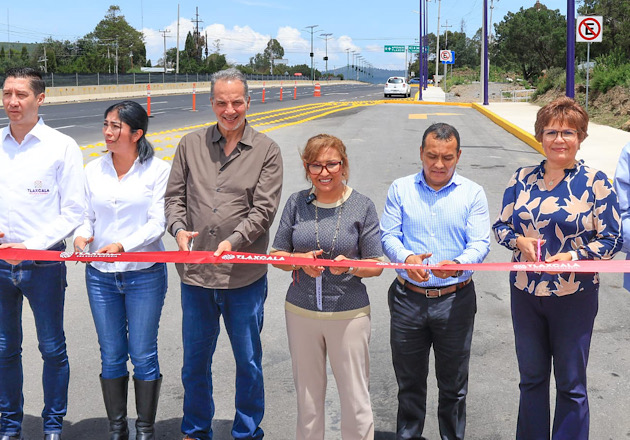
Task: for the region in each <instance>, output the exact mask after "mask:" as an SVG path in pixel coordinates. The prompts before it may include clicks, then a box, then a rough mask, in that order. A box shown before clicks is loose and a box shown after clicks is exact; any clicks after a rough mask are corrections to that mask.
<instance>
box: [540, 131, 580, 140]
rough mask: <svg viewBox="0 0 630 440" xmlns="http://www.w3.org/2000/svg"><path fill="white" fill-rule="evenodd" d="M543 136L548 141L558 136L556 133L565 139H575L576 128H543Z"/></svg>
mask: <svg viewBox="0 0 630 440" xmlns="http://www.w3.org/2000/svg"><path fill="white" fill-rule="evenodd" d="M542 134H543V138H545V140H548V141H555V140H556V139H557V138H558V134H560V137H561V138H562V139H564V140H565V141H574V140H575V139H577V131H576V130H543V133H542Z"/></svg>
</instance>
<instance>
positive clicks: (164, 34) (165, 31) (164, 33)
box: [158, 29, 171, 74]
mask: <svg viewBox="0 0 630 440" xmlns="http://www.w3.org/2000/svg"><path fill="white" fill-rule="evenodd" d="M158 32H160V33H161V34H162V36H163V37H164V60H163V63H162V64H164V74H166V34H168V33H170V32H171V31H169V30H168V29H167V30H163V31H158Z"/></svg>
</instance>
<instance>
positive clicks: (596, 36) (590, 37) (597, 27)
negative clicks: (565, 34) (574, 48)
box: [575, 15, 604, 111]
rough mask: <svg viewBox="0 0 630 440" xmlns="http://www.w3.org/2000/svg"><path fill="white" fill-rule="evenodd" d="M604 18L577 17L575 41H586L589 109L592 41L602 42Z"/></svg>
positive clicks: (597, 16)
mask: <svg viewBox="0 0 630 440" xmlns="http://www.w3.org/2000/svg"><path fill="white" fill-rule="evenodd" d="M603 23H604V18H603V17H602V16H599V15H590V16H581V17H578V18H577V32H576V33H575V41H576V42H577V43H586V44H587V46H586V98H585V104H586V105H585V107H586V111H588V89H589V82H590V70H591V43H601V41H602V30H603V28H604V25H603Z"/></svg>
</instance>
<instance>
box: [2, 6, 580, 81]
mask: <svg viewBox="0 0 630 440" xmlns="http://www.w3.org/2000/svg"><path fill="white" fill-rule="evenodd" d="M425 1H427V2H426V3H425V2H424V1H423V0H409V1H408V0H396V1H393V2H391V3H390V2H382V1H375V0H367V1H366V0H363V1H357V0H316V1H293V2H289V1H287V0H231V1H229V2H227V1H223V2H218V1H216V0H213V1H212V2H209V1H206V2H201V1H197V2H195V1H192V0H190V1H189V0H181V1H180V2H179V17H180V19H179V23H180V30H179V34H180V39H179V41H180V43H179V48H180V50H182V49H183V46H184V41H185V38H186V34H187V32H188V31H191V30H193V29H194V26H195V23H194V21H195V20H199V29H200V31H201V32H202V33H203V34H205V33H206V32H207V34H208V41H209V42H210V43H211V45H210V50H211V51H212V50H213V47H214V46H213V44H215V42H216V43H217V44H218V45H219V48H220V52H221V53H223V54H225V55H226V57H227V59H228V61H229V62H231V63H239V64H246V63H248V62H249V58H250V57H252V56H254V55H255V54H256V53H261V52H262V51H263V50H264V49H265V47H266V45H267V42H268V41H269V39H271V38H276V39H277V40H278V41H279V42H280V44H281V45H282V47H283V48H284V50H285V56H284V58H285V59H287V60H288V62H289V64H290V65H294V64H307V65H310V62H311V61H310V57H309V53H310V52H311V29H309V28H308V27H309V26H315V25H316V27H314V28H313V34H312V37H313V52H314V53H315V56H314V65H315V67H316V68H317V69H319V70H320V71H324V70H325V67H326V65H325V61H324V60H323V57H324V56H325V54H326V51H327V54H328V58H329V60H328V68H329V69H330V70H332V69H334V68H339V67H343V66H346V63H347V62H348V60H349V61H350V64H352V60H353V58H354V57H353V54H352V51H355V52H356V53H357V56H360V57H362V58H363V60H364V61H363V62H364V63H369V64H370V65H372V66H374V67H378V68H384V69H403V70H404V66H405V54H404V53H385V52H384V46H385V45H414V44H418V43H417V39H418V35H419V19H420V16H419V14H418V11H419V9H420V2H423V12H425V13H426V14H427V21H428V29H429V32H430V33H435V32H436V30H437V18H438V6H439V7H440V27H441V28H442V29H441V32H442V33H443V32H444V31H445V30H446V29H445V28H444V27H443V26H445V25H446V24H447V23H448V26H452V27H449V28H448V30H450V31H461V30H462V29H463V30H464V32H466V33H467V34H468V35H469V36H471V37H472V36H473V35H474V34H475V32H476V31H477V29H479V28H480V27H481V22H482V11H483V0H440V1H438V0H425ZM487 2H488V6H490V5H492V6H493V8H492V10H491V12H492V23H497V22H499V21H501V20H502V19H503V17H504V16H505V15H506V14H507V13H508V12H517V11H518V10H519V9H520V8H521V7H524V8H528V7H531V6H533V5H534V4H535V3H536V0H521V1H518V0H487ZM541 3H543V4H544V5H545V6H547V7H548V8H551V9H559V10H560V12H561V13H562V14H565V13H566V8H567V1H566V0H541ZM575 3H576V4H579V3H580V2H579V0H577V1H576V2H575ZM26 4H27V5H28V7H24V6H21V4H20V3H19V2H7V1H4V2H0V42H1V41H10V42H23V43H37V42H41V41H42V40H43V39H45V38H47V37H52V38H53V39H58V40H70V41H73V40H76V39H78V38H81V37H83V36H84V35H86V34H87V33H89V32H91V31H92V30H94V28H95V26H96V25H97V24H98V23H99V21H100V20H102V19H103V18H104V16H105V14H106V13H107V10H108V9H109V6H110V5H112V4H117V5H118V6H120V8H121V12H122V14H123V15H124V16H125V18H126V20H127V21H128V22H129V24H130V25H131V26H133V27H134V28H136V29H138V30H142V31H143V33H144V35H145V44H146V48H147V58H149V59H151V61H152V62H153V64H155V63H156V62H157V60H158V59H160V58H162V55H163V51H164V38H163V35H164V34H163V33H162V32H161V31H169V32H168V33H166V48H167V49H169V48H171V47H176V45H177V38H176V37H177V17H178V3H177V2H176V1H172V0H152V1H148V0H118V1H117V0H107V1H102V0H91V1H84V2H72V4H69V3H66V2H60V3H56V2H52V1H50V0H29V2H28V3H26ZM26 4H25V5H26ZM424 5H426V8H425V6H424ZM197 13H198V18H197V15H196V14H197ZM489 15H490V12H489ZM447 20H448V21H447ZM324 34H331V35H324Z"/></svg>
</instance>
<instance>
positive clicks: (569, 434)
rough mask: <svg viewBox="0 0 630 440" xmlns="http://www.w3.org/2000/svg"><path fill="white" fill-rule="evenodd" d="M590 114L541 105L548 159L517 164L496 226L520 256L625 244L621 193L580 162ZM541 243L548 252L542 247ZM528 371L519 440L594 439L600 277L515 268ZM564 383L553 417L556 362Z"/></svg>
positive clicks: (517, 334) (584, 254)
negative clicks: (592, 372)
mask: <svg viewBox="0 0 630 440" xmlns="http://www.w3.org/2000/svg"><path fill="white" fill-rule="evenodd" d="M587 127H588V114H587V113H586V112H585V111H584V110H583V109H582V108H581V107H580V106H579V105H578V104H577V103H576V102H575V101H574V100H572V99H570V98H559V99H557V100H555V101H553V102H551V103H550V104H548V105H546V106H544V107H543V108H541V109H540V111H539V112H538V115H537V119H536V125H535V135H536V139H537V140H538V141H539V142H541V143H542V147H543V149H544V152H545V156H546V159H545V160H543V161H542V162H541V163H540V164H539V165H536V166H530V167H523V168H519V169H518V170H516V172H515V173H514V175H513V176H512V178H511V179H510V182H509V183H508V187H507V189H506V190H505V193H504V195H503V205H502V209H501V212H500V214H499V218H498V219H497V221H496V222H495V224H494V225H493V229H494V233H495V236H496V239H497V241H498V242H499V244H501V245H503V246H505V247H507V248H508V249H510V250H512V251H513V257H512V261H520V262H525V261H537V260H538V259H540V260H541V261H547V262H553V261H571V260H595V259H611V258H613V256H614V255H615V253H616V252H617V251H619V250H620V249H621V245H622V238H621V217H620V212H619V204H618V202H617V195H616V194H615V192H614V190H613V187H612V185H611V184H610V182H609V180H608V178H607V177H606V175H605V174H604V173H602V172H601V171H597V170H594V169H592V168H590V167H588V166H586V165H585V164H584V163H583V161H581V160H576V158H575V157H576V154H577V151H578V150H579V148H580V144H581V142H582V141H583V140H584V139H585V138H586V136H587ZM539 249H540V252H539ZM510 285H511V288H510V290H511V309H512V323H513V326H514V338H515V343H516V357H517V359H518V366H519V372H520V384H519V388H520V403H519V414H518V422H517V428H516V438H517V439H527V440H538V439H545V440H547V439H549V437H550V430H551V436H552V438H553V439H557V440H560V439H571V440H581V439H588V433H589V407H588V395H587V389H586V366H587V363H588V355H589V349H590V343H591V335H592V333H593V323H594V321H595V316H596V315H597V307H598V290H599V275H598V274H597V273H574V272H566V273H551V272H523V271H520V272H511V274H510ZM552 365H553V371H554V376H555V382H556V405H555V414H554V420H553V427H551V421H550V418H551V416H550V402H549V400H550V398H549V386H550V376H551V368H552Z"/></svg>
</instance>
